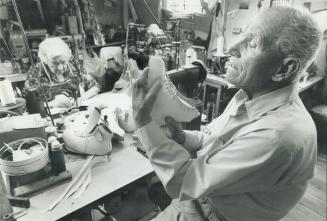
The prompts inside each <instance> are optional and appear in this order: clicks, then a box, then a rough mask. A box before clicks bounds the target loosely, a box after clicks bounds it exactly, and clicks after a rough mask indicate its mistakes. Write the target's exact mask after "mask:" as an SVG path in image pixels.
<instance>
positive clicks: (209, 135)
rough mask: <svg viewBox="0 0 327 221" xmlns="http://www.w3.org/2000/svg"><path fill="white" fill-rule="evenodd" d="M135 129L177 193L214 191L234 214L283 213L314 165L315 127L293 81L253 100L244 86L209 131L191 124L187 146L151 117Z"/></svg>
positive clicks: (191, 195) (234, 220) (185, 196)
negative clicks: (151, 119)
mask: <svg viewBox="0 0 327 221" xmlns="http://www.w3.org/2000/svg"><path fill="white" fill-rule="evenodd" d="M137 134H138V136H139V138H140V140H141V143H142V144H143V146H144V148H145V149H146V152H147V155H148V157H149V159H150V162H151V164H152V166H153V168H154V170H155V172H156V174H157V175H158V177H159V179H160V180H161V182H162V183H163V185H164V187H165V189H166V191H167V193H168V194H169V195H170V196H171V197H172V198H175V199H178V200H180V201H184V200H190V199H197V198H200V197H208V198H209V199H210V201H211V202H212V203H211V206H212V207H213V210H214V211H216V212H218V211H219V213H220V214H221V215H223V217H225V218H226V219H227V220H228V221H239V220H242V221H262V220H265V221H273V220H279V219H280V218H281V217H283V216H285V215H286V214H287V213H288V212H289V210H290V209H291V208H292V207H293V206H294V205H295V204H296V203H297V202H298V201H299V200H300V198H301V197H302V195H303V194H304V191H305V189H306V187H307V182H308V180H309V179H310V178H312V176H313V172H314V166H315V161H316V151H317V135H316V128H315V125H314V123H313V120H312V118H311V117H310V115H309V114H308V112H307V111H306V109H305V107H304V105H303V103H302V101H301V100H300V98H299V96H298V87H296V86H293V85H291V86H287V87H284V88H281V89H278V90H275V91H273V92H270V93H268V94H265V95H263V96H260V97H257V98H255V99H253V100H248V98H247V96H246V94H245V93H244V92H243V91H239V92H238V93H237V94H236V95H235V96H234V98H233V99H232V100H231V102H230V103H229V105H228V106H227V108H226V110H225V111H224V113H223V114H222V115H221V116H220V117H218V118H217V119H215V120H214V121H213V122H212V123H210V124H209V125H208V127H207V129H206V130H205V131H204V132H198V131H187V137H186V141H185V143H184V145H183V146H181V145H179V144H177V143H176V142H174V141H172V140H170V139H168V138H167V137H166V136H165V134H164V133H163V131H162V130H161V129H160V128H159V127H158V126H157V125H156V124H155V123H153V122H150V123H149V124H147V125H146V126H144V127H143V128H141V129H139V130H138V131H137ZM194 151H197V158H195V159H191V158H190V154H189V152H194ZM170 208H172V206H170V207H168V209H170ZM176 217H177V216H176ZM170 220H172V219H170Z"/></svg>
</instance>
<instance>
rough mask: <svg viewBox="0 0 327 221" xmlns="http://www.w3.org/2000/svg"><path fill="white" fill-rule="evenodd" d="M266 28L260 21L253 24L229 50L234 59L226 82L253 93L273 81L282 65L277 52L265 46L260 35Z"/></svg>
mask: <svg viewBox="0 0 327 221" xmlns="http://www.w3.org/2000/svg"><path fill="white" fill-rule="evenodd" d="M257 21H258V20H257ZM265 28H267V27H263V24H262V22H260V21H258V22H254V23H252V24H251V25H250V26H249V27H248V28H247V30H246V31H245V33H244V34H243V36H242V37H241V39H240V40H239V41H238V42H237V43H236V44H235V45H233V46H232V47H231V48H230V49H229V53H230V54H231V55H232V57H231V59H230V62H229V66H228V67H227V74H226V80H227V81H228V82H230V83H232V84H234V85H235V86H236V87H238V88H242V89H244V90H248V91H252V92H254V91H258V90H261V89H263V88H264V87H265V86H266V85H267V84H268V83H270V82H271V81H272V79H271V77H272V75H273V74H274V73H276V71H277V69H278V67H279V65H280V64H281V63H280V62H281V58H280V57H279V56H278V55H277V52H276V50H274V49H273V48H272V47H270V45H268V46H264V44H263V41H262V39H261V37H260V33H262V31H263V29H265ZM268 28H269V27H268Z"/></svg>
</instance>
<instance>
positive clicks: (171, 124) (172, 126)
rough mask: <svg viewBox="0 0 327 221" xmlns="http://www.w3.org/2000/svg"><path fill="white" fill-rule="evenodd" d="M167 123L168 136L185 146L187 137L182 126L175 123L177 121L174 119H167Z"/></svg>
mask: <svg viewBox="0 0 327 221" xmlns="http://www.w3.org/2000/svg"><path fill="white" fill-rule="evenodd" d="M165 122H166V128H167V130H166V136H167V137H168V138H169V139H172V140H174V141H175V142H177V143H179V144H183V143H184V142H185V137H186V135H185V132H184V131H183V129H182V126H181V124H180V123H178V122H177V121H175V119H173V118H172V117H166V118H165Z"/></svg>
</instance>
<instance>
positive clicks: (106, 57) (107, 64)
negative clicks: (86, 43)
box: [100, 47, 124, 92]
mask: <svg viewBox="0 0 327 221" xmlns="http://www.w3.org/2000/svg"><path fill="white" fill-rule="evenodd" d="M100 61H101V63H102V65H103V67H104V75H103V76H102V77H101V82H102V85H101V87H102V92H108V91H112V89H113V88H114V85H115V83H116V82H117V81H118V80H119V79H120V77H121V75H122V73H123V69H124V60H123V52H122V49H121V47H105V48H101V50H100Z"/></svg>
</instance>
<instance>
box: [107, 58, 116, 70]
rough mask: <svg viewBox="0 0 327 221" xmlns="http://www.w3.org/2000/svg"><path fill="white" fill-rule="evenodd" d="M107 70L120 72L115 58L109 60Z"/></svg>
mask: <svg viewBox="0 0 327 221" xmlns="http://www.w3.org/2000/svg"><path fill="white" fill-rule="evenodd" d="M106 70H107V71H108V72H109V73H111V72H114V71H115V72H119V66H118V65H117V64H116V62H115V60H114V59H113V58H111V59H108V60H107V66H106Z"/></svg>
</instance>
